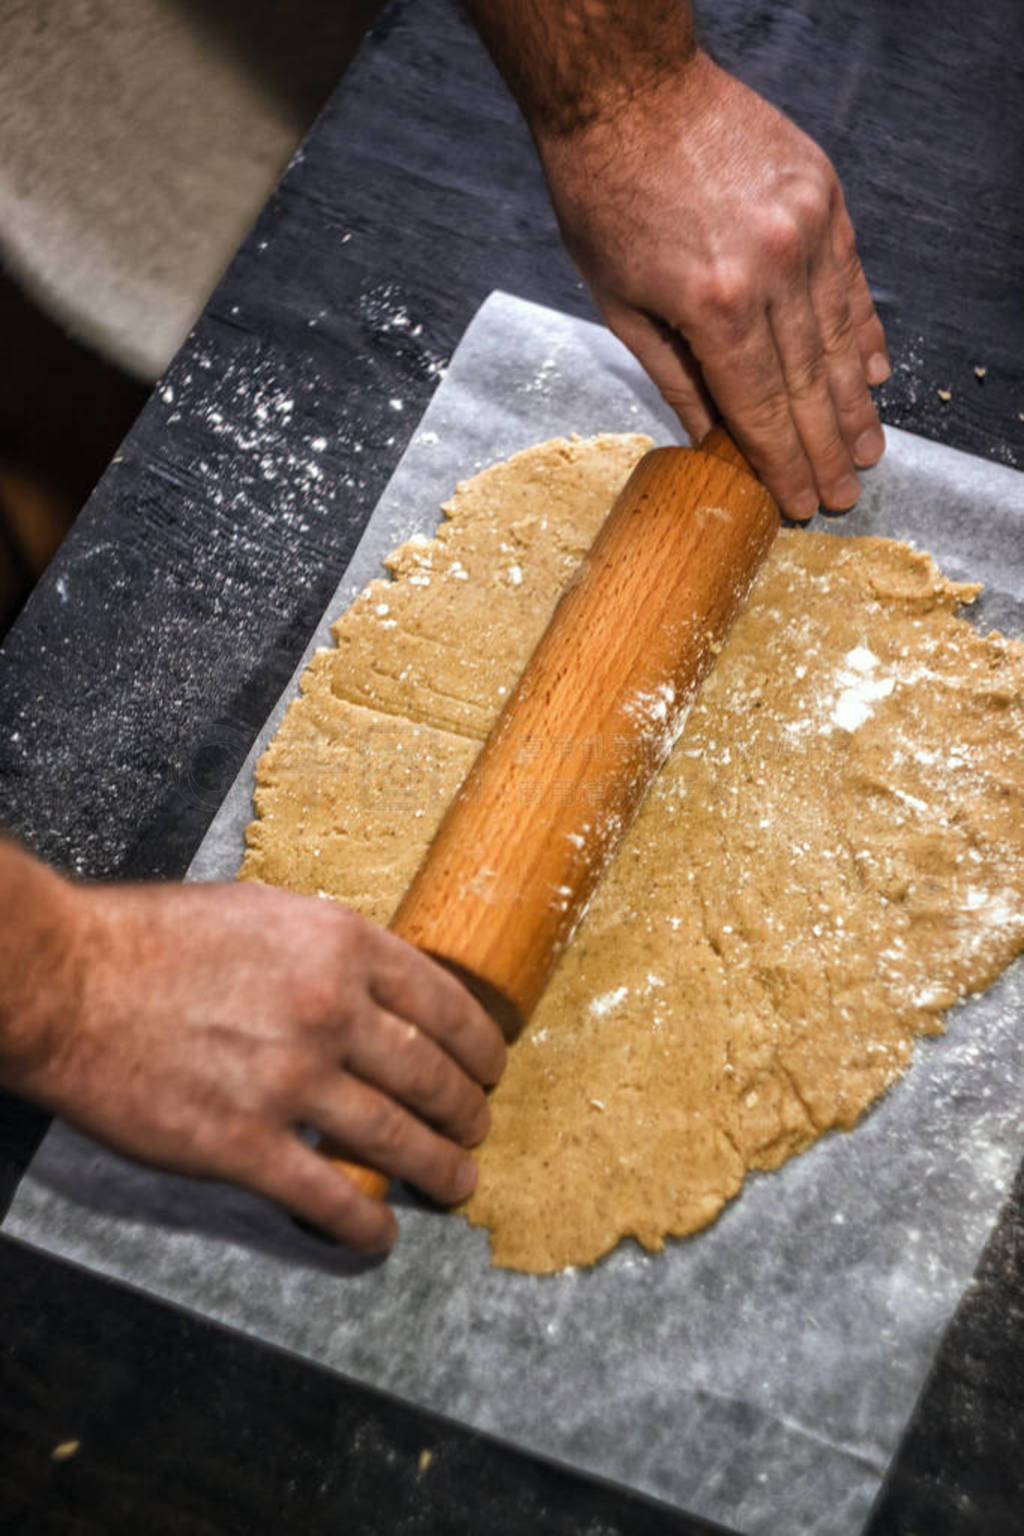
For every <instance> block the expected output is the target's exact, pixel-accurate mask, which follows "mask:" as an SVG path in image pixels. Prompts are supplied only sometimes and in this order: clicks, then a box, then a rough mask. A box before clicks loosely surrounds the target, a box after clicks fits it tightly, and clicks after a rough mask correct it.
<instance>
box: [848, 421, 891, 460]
mask: <svg viewBox="0 0 1024 1536" xmlns="http://www.w3.org/2000/svg"><path fill="white" fill-rule="evenodd" d="M884 452H885V434H884V432H883V431H882V429H881V427H869V428H868V430H867V431H866V432H862V433H861V435H860V437H858V439H857V441H856V442H855V443H854V445H853V456H854V458H855V459H856V460H857V463H858V464H860V465H861V466H863V467H864V468H866V467H867V466H868V465H869V464H877V463H878V460H879V459H880V458H881V457H882V454H883V453H884Z"/></svg>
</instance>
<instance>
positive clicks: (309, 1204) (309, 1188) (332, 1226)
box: [239, 1132, 398, 1253]
mask: <svg viewBox="0 0 1024 1536" xmlns="http://www.w3.org/2000/svg"><path fill="white" fill-rule="evenodd" d="M239 1182H242V1183H246V1184H247V1185H248V1186H249V1188H251V1189H254V1190H256V1192H257V1193H258V1194H262V1195H266V1196H267V1197H268V1198H269V1199H271V1200H276V1201H277V1203H278V1204H279V1205H283V1206H285V1207H287V1209H288V1210H290V1211H291V1212H292V1213H293V1214H294V1215H296V1216H300V1217H302V1218H303V1220H305V1221H309V1222H312V1224H313V1225H314V1226H316V1227H319V1228H321V1230H322V1231H324V1232H329V1233H330V1234H331V1236H332V1237H335V1238H337V1240H338V1241H339V1242H341V1243H345V1244H346V1245H347V1246H348V1247H350V1248H357V1249H358V1250H359V1251H360V1252H361V1253H386V1252H387V1250H388V1249H389V1248H390V1247H391V1246H392V1244H393V1243H394V1241H395V1238H396V1237H397V1236H398V1223H397V1222H396V1221H395V1217H394V1213H393V1211H392V1210H391V1209H390V1207H389V1206H387V1205H386V1204H385V1203H384V1202H383V1201H382V1200H373V1199H371V1198H370V1197H369V1196H368V1195H364V1194H363V1193H362V1192H361V1191H360V1190H359V1189H357V1188H356V1186H355V1184H353V1182H352V1181H351V1179H349V1178H347V1177H346V1176H345V1174H343V1173H341V1172H340V1171H339V1170H338V1169H337V1167H336V1166H335V1165H334V1164H332V1163H330V1162H328V1160H327V1158H325V1157H321V1156H320V1155H319V1153H317V1152H314V1151H313V1149H312V1148H311V1147H307V1146H305V1145H304V1144H303V1143H302V1142H301V1141H299V1140H298V1138H297V1137H296V1136H293V1135H291V1134H289V1133H287V1132H282V1133H281V1134H280V1135H279V1136H278V1137H276V1138H275V1139H274V1142H273V1145H272V1146H271V1147H269V1148H268V1153H267V1156H266V1157H265V1159H264V1160H263V1163H262V1165H261V1167H260V1169H259V1171H258V1172H257V1173H255V1174H253V1175H252V1176H251V1177H248V1178H243V1179H241V1180H239Z"/></svg>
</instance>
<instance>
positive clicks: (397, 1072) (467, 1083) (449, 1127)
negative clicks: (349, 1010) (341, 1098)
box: [345, 1009, 491, 1147]
mask: <svg viewBox="0 0 1024 1536" xmlns="http://www.w3.org/2000/svg"><path fill="white" fill-rule="evenodd" d="M345 1066H346V1068H347V1069H348V1070H349V1071H350V1072H353V1073H355V1075H356V1076H357V1077H359V1078H361V1079H362V1081H363V1082H364V1083H368V1084H370V1086H371V1087H376V1088H380V1089H381V1090H383V1092H384V1093H386V1094H387V1095H388V1096H389V1097H390V1098H393V1099H398V1100H399V1102H400V1103H402V1104H404V1105H405V1106H406V1108H407V1109H411V1110H412V1111H413V1112H414V1113H415V1114H417V1115H419V1116H420V1117H421V1118H422V1119H424V1120H428V1121H429V1122H430V1124H431V1125H433V1126H435V1127H436V1128H437V1129H438V1130H439V1131H441V1132H442V1133H443V1134H444V1135H446V1136H447V1137H449V1139H450V1140H452V1141H457V1142H459V1143H460V1144H461V1145H462V1146H464V1147H475V1146H476V1144H477V1143H478V1142H480V1141H483V1139H484V1137H485V1136H486V1134H487V1130H488V1127H489V1126H490V1123H491V1117H490V1112H489V1110H488V1108H487V1099H486V1098H485V1096H484V1094H483V1091H482V1089H481V1088H480V1087H479V1086H478V1084H477V1083H475V1082H473V1081H472V1080H471V1079H470V1078H469V1077H467V1076H466V1074H465V1072H463V1071H462V1070H461V1069H460V1068H459V1067H457V1066H456V1065H455V1062H454V1061H453V1060H452V1058H451V1057H450V1056H449V1055H448V1054H447V1052H445V1051H443V1050H441V1048H440V1046H438V1045H436V1044H435V1043H434V1041H433V1040H431V1039H430V1038H429V1036H427V1035H425V1034H424V1033H423V1031H422V1030H420V1029H417V1027H416V1025H415V1024H410V1023H409V1022H408V1020H407V1019H399V1018H397V1017H396V1016H395V1015H394V1014H393V1013H388V1012H387V1011H386V1009H378V1010H377V1012H376V1014H375V1015H373V1014H371V1015H368V1016H364V1017H360V1019H359V1021H358V1022H357V1023H356V1025H355V1027H354V1030H353V1035H352V1040H351V1044H350V1046H349V1048H348V1050H346V1052H345Z"/></svg>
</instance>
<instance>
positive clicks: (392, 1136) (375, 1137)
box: [366, 1097, 407, 1157]
mask: <svg viewBox="0 0 1024 1536" xmlns="http://www.w3.org/2000/svg"><path fill="white" fill-rule="evenodd" d="M366 1136H367V1140H368V1141H369V1143H370V1146H371V1148H372V1150H373V1153H374V1154H375V1155H377V1156H380V1157H392V1156H394V1155H395V1154H396V1153H397V1152H400V1151H401V1149H402V1146H403V1144H404V1142H405V1140H406V1137H407V1123H406V1119H405V1116H404V1115H403V1114H402V1112H401V1110H400V1109H399V1108H398V1106H397V1104H395V1103H394V1101H393V1100H392V1099H387V1098H383V1097H381V1098H379V1099H377V1100H375V1102H374V1105H373V1107H372V1109H371V1110H370V1111H369V1114H368V1116H367V1122H366Z"/></svg>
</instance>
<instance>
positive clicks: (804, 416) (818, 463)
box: [769, 288, 860, 508]
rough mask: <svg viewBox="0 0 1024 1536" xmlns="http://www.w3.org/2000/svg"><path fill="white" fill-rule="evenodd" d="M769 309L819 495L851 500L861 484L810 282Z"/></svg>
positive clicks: (840, 503)
mask: <svg viewBox="0 0 1024 1536" xmlns="http://www.w3.org/2000/svg"><path fill="white" fill-rule="evenodd" d="M769 313H770V323H771V329H772V334H773V336H774V338H775V345H776V349H777V351H778V355H779V361H780V363H781V366H782V375H783V378H784V379H785V381H786V390H787V393H788V396H789V408H790V411H791V412H792V416H793V421H794V423H795V425H796V430H797V432H798V433H799V436H800V441H801V443H802V444H803V446H804V452H805V453H806V455H807V458H808V459H809V461H810V465H811V471H812V473H813V475H814V480H815V484H816V486H817V489H818V500H819V501H820V502H821V503H822V505H823V506H826V507H831V508H842V507H849V506H852V505H853V503H854V502H855V501H856V500H857V497H858V495H859V493H860V486H859V484H858V481H857V476H856V474H855V473H854V468H853V460H852V458H851V457H850V453H849V450H848V449H847V446H846V442H845V439H844V438H843V434H842V432H841V430H840V427H839V422H838V420H837V419H836V413H835V409H834V408H833V404H832V394H831V390H830V389H829V374H828V356H827V352H826V346H825V338H824V336H823V335H822V332H821V330H820V328H819V325H818V321H817V319H816V317H815V315H814V311H813V310H812V308H811V306H810V302H809V295H808V294H807V291H806V288H805V289H804V291H803V292H802V293H795V292H792V293H790V294H789V295H788V296H787V298H786V299H785V300H784V301H783V302H781V303H779V304H777V305H775V306H773V307H772V308H771V310H770V312H769Z"/></svg>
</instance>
